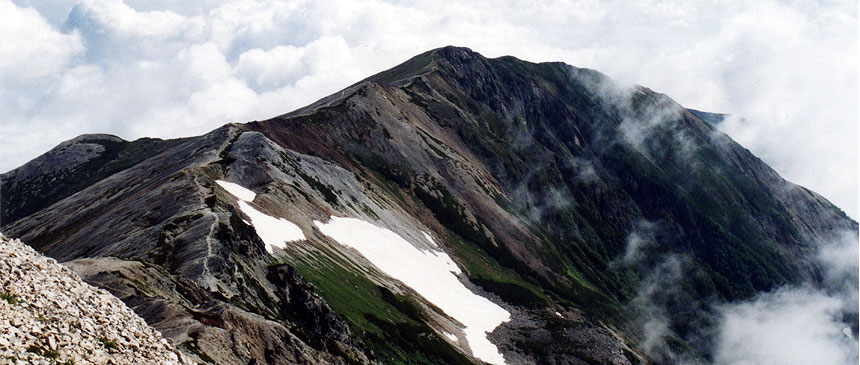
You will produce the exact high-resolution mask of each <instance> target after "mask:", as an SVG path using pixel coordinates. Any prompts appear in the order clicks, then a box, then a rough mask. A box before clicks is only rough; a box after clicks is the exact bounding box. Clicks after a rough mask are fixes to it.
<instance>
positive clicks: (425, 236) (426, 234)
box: [421, 231, 439, 247]
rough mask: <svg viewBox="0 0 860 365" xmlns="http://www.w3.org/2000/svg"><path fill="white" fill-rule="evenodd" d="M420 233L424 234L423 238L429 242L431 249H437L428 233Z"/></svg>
mask: <svg viewBox="0 0 860 365" xmlns="http://www.w3.org/2000/svg"><path fill="white" fill-rule="evenodd" d="M421 233H423V234H424V238H426V239H427V241H429V242H430V245H432V246H433V247H439V246H437V245H436V242H433V237H431V236H430V234H429V233H427V232H424V231H421Z"/></svg>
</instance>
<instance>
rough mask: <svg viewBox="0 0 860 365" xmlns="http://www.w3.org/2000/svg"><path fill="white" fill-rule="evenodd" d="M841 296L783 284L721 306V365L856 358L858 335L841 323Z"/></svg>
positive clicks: (826, 364)
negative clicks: (776, 289)
mask: <svg viewBox="0 0 860 365" xmlns="http://www.w3.org/2000/svg"><path fill="white" fill-rule="evenodd" d="M842 304H843V303H842V301H841V300H840V298H838V297H834V296H830V295H827V294H824V293H822V292H820V291H816V290H812V289H809V288H794V289H782V290H779V291H776V292H773V293H768V294H764V295H761V296H759V297H758V298H756V299H755V300H752V301H749V302H744V303H740V304H733V305H729V306H726V307H724V308H723V309H722V310H721V312H722V321H721V324H720V328H719V337H718V340H717V347H716V354H715V361H716V363H719V364H821V365H843V364H844V365H847V364H856V363H857V340H856V339H853V338H852V337H851V335H850V330H847V331H846V328H847V327H846V325H845V323H843V322H842V318H841V315H842Z"/></svg>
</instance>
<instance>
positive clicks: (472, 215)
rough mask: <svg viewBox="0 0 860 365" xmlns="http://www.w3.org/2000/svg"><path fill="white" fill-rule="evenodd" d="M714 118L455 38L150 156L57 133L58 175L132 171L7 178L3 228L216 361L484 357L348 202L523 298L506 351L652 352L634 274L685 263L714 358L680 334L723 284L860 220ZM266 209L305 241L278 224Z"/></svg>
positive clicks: (725, 289) (750, 281)
mask: <svg viewBox="0 0 860 365" xmlns="http://www.w3.org/2000/svg"><path fill="white" fill-rule="evenodd" d="M697 115H701V114H700V113H699V114H695V113H692V112H690V111H688V110H686V109H684V108H683V107H681V106H679V105H677V104H676V103H674V102H673V101H672V100H671V99H669V98H668V97H666V96H664V95H660V94H658V93H655V92H653V91H651V90H648V89H646V88H642V87H636V88H632V89H627V88H621V87H618V86H616V85H614V84H613V83H612V81H611V80H609V79H608V78H606V77H605V76H603V75H601V74H599V73H597V72H595V71H591V70H586V69H577V68H574V67H571V66H568V65H564V64H560V63H545V64H532V63H528V62H524V61H520V60H517V59H514V58H511V57H502V58H498V59H486V58H484V57H482V56H481V55H479V54H476V53H474V52H471V51H469V50H468V49H463V48H455V47H446V48H442V49H437V50H433V51H430V52H427V53H424V54H422V55H419V56H416V57H415V58H413V59H411V60H409V61H407V62H405V63H404V64H402V65H400V66H397V67H395V68H393V69H391V70H389V71H386V72H383V73H380V74H378V75H375V76H372V77H370V78H368V79H367V80H364V81H362V82H359V83H357V84H355V85H353V86H351V87H349V88H347V89H345V90H344V91H342V92H339V93H336V94H334V95H332V96H330V97H327V98H324V99H322V100H320V101H319V102H316V103H314V104H312V105H309V106H307V107H305V108H302V109H299V110H297V111H295V112H292V113H289V114H286V115H283V116H280V117H276V118H273V119H271V120H267V121H262V122H253V123H248V124H245V125H239V124H231V125H226V126H224V127H222V128H219V129H217V130H215V131H213V132H211V133H208V134H206V135H204V136H200V137H195V138H190V139H183V140H174V141H160V142H157V143H156V142H152V143H154V144H153V146H155V145H156V144H157V145H158V147H152V148H151V151H154V152H153V153H151V154H149V155H146V154H141V155H138V157H136V158H135V159H131V158H130V157H129V156H127V155H123V154H121V153H120V154H108V153H106V152H97V149H98V148H95V149H93V151H91V152H90V154H92V156H90V155H88V154H83V155H79V154H77V153H74V154H71V153H67V154H62V153H58V152H56V151H52V152H51V153H49V154H52V155H56V156H60V157H58V158H56V160H59V161H55V162H52V163H51V164H50V165H52V166H56V167H55V168H52V169H50V170H51V171H91V170H92V167H87V168H81V167H80V166H90V165H88V164H90V163H91V161H96V160H98V159H99V158H103V159H104V160H103V161H101V162H99V165H98V166H101V165H104V166H121V167H122V168H117V169H116V170H111V169H107V170H100V169H97V170H96V171H99V172H98V173H96V174H94V175H88V176H91V178H90V180H87V185H88V186H80V185H77V184H76V182H77V181H78V180H77V179H71V178H68V177H64V176H67V175H68V173H64V174H65V175H60V177H59V178H58V179H55V180H54V181H55V183H54V184H53V185H52V186H51V187H50V188H51V189H54V190H58V191H63V192H64V193H63V194H53V195H50V194H41V193H40V192H42V191H45V190H44V188H42V187H41V186H43V184H41V183H37V181H41V180H38V179H45V177H46V176H49V175H51V174H52V173H53V172H49V171H48V170H46V171H45V172H44V173H39V174H36V175H33V174H31V173H25V172H26V171H36V170H37V169H34V168H32V166H35V165H30V166H31V167H27V168H22V169H18V170H13V171H11V172H9V173H7V174H4V175H3V181H4V185H3V189H4V194H3V195H4V197H3V199H4V209H5V207H6V206H7V204H9V205H8V206H10V207H15V206H24V205H27V204H30V206H32V207H35V208H32V209H36V210H35V211H33V212H32V214H30V213H22V212H25V211H23V210H20V209H19V211H18V213H15V214H19V215H20V214H24V215H23V216H21V218H20V219H10V220H4V222H3V227H2V229H3V231H4V232H6V233H8V234H13V235H16V236H20V237H22V239H24V240H26V241H27V242H29V243H31V244H32V245H33V246H34V247H36V248H38V249H40V250H42V251H43V252H45V253H46V254H47V255H49V256H51V257H54V258H57V259H58V260H60V261H64V262H68V264H69V266H70V267H71V268H73V269H74V270H75V271H76V272H78V273H79V274H80V275H81V276H82V277H83V278H84V279H85V280H87V281H88V282H90V283H93V284H95V285H98V286H100V287H103V288H105V289H107V290H109V291H111V292H112V293H114V294H115V295H116V296H117V297H119V298H121V299H122V300H123V301H124V302H126V303H127V304H128V305H129V306H130V307H131V308H133V309H134V310H135V311H136V312H137V313H139V314H140V315H141V316H142V317H143V318H145V319H146V320H147V322H148V323H149V324H150V325H152V326H154V327H155V328H157V329H159V331H161V332H162V333H164V334H165V336H167V337H168V338H171V339H173V340H174V341H175V343H177V344H178V347H179V348H180V349H181V350H183V351H185V352H186V353H188V354H190V355H192V356H194V357H195V359H196V360H198V361H204V362H215V363H247V362H249V361H252V360H256V361H257V362H266V363H319V362H332V363H345V362H349V363H366V362H383V363H397V362H412V363H470V362H478V361H480V359H482V358H481V357H480V356H479V355H478V354H476V352H475V351H474V350H475V349H473V348H472V345H473V344H470V343H469V341H468V340H467V336H466V333H465V331H464V330H465V329H464V324H463V323H460V322H459V321H457V320H456V319H454V318H452V315H451V314H450V313H446V312H445V311H444V310H442V309H440V308H439V306H437V305H434V303H432V301H431V300H430V299H429V298H426V297H424V296H422V295H421V293H420V292H418V290H417V289H415V288H413V287H411V286H409V285H408V284H406V283H405V281H402V280H400V279H399V278H398V277H393V276H392V274H391V273H386V272H384V271H383V270H382V269H380V268H379V267H378V266H377V265H374V264H372V263H371V260H370V258H368V257H365V256H364V255H363V254H362V253H361V252H359V251H358V250H356V249H354V248H351V247H349V246H348V245H345V244H344V243H343V242H340V241H337V240H336V239H334V238H332V237H330V236H328V235H326V234H324V233H323V231H321V227H322V226H321V225H322V224H325V223H326V222H330V217H332V216H336V217H349V218H355V219H358V220H360V221H363V222H366V223H369V224H372V225H373V226H374V227H376V228H378V229H381V230H385V231H387V232H390V234H389V233H386V236H385V237H393V236H392V235H396V236H397V237H398V239H402V240H403V241H406V242H408V244H410V245H412V246H414V247H415V248H416V249H418V250H421V252H425V253H426V252H437V253H439V251H441V253H445V254H447V255H448V256H450V258H451V260H453V262H454V263H455V264H456V266H457V267H458V269H460V270H461V271H462V274H460V276H459V280H460V282H461V283H462V285H463V286H464V287H465V288H466V289H467V290H468V291H470V292H471V293H473V294H474V295H477V296H480V297H483V298H489V299H490V300H491V301H492V302H493V303H495V305H498V306H500V307H502V308H504V310H505V311H507V312H508V313H510V319H509V320H508V321H507V322H504V323H503V324H502V325H500V326H499V327H498V328H497V329H496V330H495V331H493V332H492V333H491V334H489V335H488V337H487V338H488V339H489V340H490V342H492V344H493V346H495V347H496V348H497V350H498V352H499V353H500V355H501V356H503V357H504V360H505V361H507V362H508V363H616V364H626V363H636V362H641V361H646V362H647V361H649V359H647V357H646V356H644V354H643V351H642V350H643V349H642V348H641V347H640V346H639V345H638V339H639V338H640V336H641V333H640V332H639V327H638V323H637V321H638V320H639V316H638V310H639V308H638V307H637V300H638V298H639V297H640V294H641V293H640V289H641V287H642V286H643V285H644V283H645V282H647V281H648V277H647V274H648V273H649V272H650V271H652V269H654V268H655V267H660V266H661V265H662V264H663V263H665V262H667V260H670V259H672V260H677V261H679V262H684V263H686V266H685V267H684V270H686V271H687V272H686V274H687V275H685V276H684V279H683V280H682V281H681V282H678V283H676V284H677V286H678V287H680V288H683V293H682V294H683V295H681V296H679V297H684V298H685V299H689V300H685V301H683V302H681V301H674V302H673V301H672V300H674V299H675V298H676V296H667V300H668V301H669V303H668V304H669V309H670V311H669V312H670V313H672V318H670V319H671V323H670V327H671V328H670V329H671V331H672V336H674V338H675V341H674V343H677V344H679V345H678V346H679V347H681V348H682V349H683V350H684V351H689V352H693V353H695V354H696V355H697V356H704V357H706V358H707V356H708V354H707V353H706V349H704V348H698V347H695V346H692V347H691V346H687V345H685V344H684V341H685V339H686V338H689V337H690V336H691V335H697V331H699V330H701V329H702V328H706V327H707V325H708V323H706V318H703V317H702V316H701V311H703V310H707V303H709V302H711V301H716V302H720V301H724V300H734V299H740V298H747V297H749V296H751V295H753V294H755V293H756V292H758V291H761V290H767V289H770V288H773V287H775V286H777V285H781V284H784V283H798V282H801V281H808V282H812V283H815V282H817V280H819V278H818V276H819V273H818V272H817V269H816V268H815V266H814V265H811V264H810V263H809V262H808V258H809V256H810V254H811V253H813V252H814V251H815V248H816V244H817V242H819V241H824V240H827V239H829V238H830V237H831V236H832V235H836V234H838V233H839V232H840V231H843V230H849V231H854V232H856V231H857V223H856V222H853V221H851V220H850V219H848V218H847V217H845V215H844V213H842V212H841V211H839V210H838V209H837V208H836V207H834V206H833V205H832V204H830V203H829V202H827V201H826V200H825V199H823V198H821V197H820V196H818V195H817V194H815V193H812V192H810V191H808V190H806V189H803V188H801V187H798V186H795V185H793V184H791V183H788V182H786V181H784V180H783V179H782V178H780V177H779V176H778V175H777V174H776V173H775V172H774V171H773V170H771V169H770V168H769V167H767V166H766V165H765V164H764V163H763V162H761V161H760V160H759V159H757V158H755V157H754V156H753V155H751V154H750V153H749V151H747V150H745V149H744V148H743V147H741V146H739V145H737V144H736V143H734V142H733V141H731V139H729V138H728V137H727V136H725V135H723V134H722V133H720V132H719V131H717V130H715V129H714V128H713V126H712V125H710V124H709V123H707V121H703V120H702V119H701V117H700V116H697ZM88 138H89V137H84V138H81V140H80V141H73V142H69V143H70V144H71V145H72V146H76V145H79V144H81V143H82V141H84V142H85V141H89V140H93V138H89V139H88ZM86 143H90V142H86ZM98 143H99V145H104V146H105V151H108V150H109V148H108V147H109V146H107V145H106V144H105V143H107V142H98ZM127 143H132V144H133V143H138V142H137V141H136V142H127ZM58 148H59V147H58ZM75 148H84V149H86V148H87V147H86V146H84V147H75ZM96 154H98V155H97V156H96ZM80 156H84V157H80ZM105 156H106V157H105ZM43 160H47V158H43ZM81 161H84V162H81ZM93 166H96V165H93ZM38 171H41V170H38ZM106 171H107V172H106ZM30 175H33V176H35V177H31V176H30ZM24 176H26V178H25V177H24ZM69 176H71V175H69ZM34 179H35V180H34ZM45 181H47V180H45ZM225 181H226V182H230V183H233V184H238V185H239V186H241V187H242V188H244V189H250V192H249V193H250V194H240V195H243V196H245V195H250V197H247V196H246V197H245V198H242V197H240V196H236V195H234V193H236V192H235V191H234V192H231V191H228V190H226V189H225V188H224V186H225V185H224V184H223V183H224V182H225ZM8 184H12V185H8ZM7 186H17V187H16V188H15V189H18V190H15V191H17V192H19V193H15V194H12V195H9V196H8V198H7V195H6V190H5V189H7ZM42 196H45V198H41V197H42ZM6 199H8V203H7V200H6ZM37 200H38V204H35V205H34V204H32V203H28V202H32V201H37ZM16 209H18V208H16ZM252 211H253V212H256V213H254V214H255V217H257V218H260V217H263V218H262V219H263V221H266V222H281V223H272V224H276V225H280V224H283V225H289V226H290V227H293V226H294V227H298V230H300V231H301V235H300V236H301V237H304V238H303V239H297V238H290V239H289V242H280V243H277V244H270V243H267V240H269V239H270V238H271V237H274V236H272V232H270V231H267V230H266V227H264V226H263V225H262V224H261V223H260V220H257V219H255V218H254V217H251V216H250V213H249V212H252ZM4 212H5V210H4ZM13 213H14V212H13ZM4 214H6V213H4ZM11 214H12V213H10V216H11ZM266 216H267V217H269V218H265V217H266ZM275 233H277V232H275ZM360 233H361V232H356V234H360ZM275 236H277V234H275ZM428 237H429V238H428ZM380 244H386V242H384V240H380ZM658 360H659V359H658Z"/></svg>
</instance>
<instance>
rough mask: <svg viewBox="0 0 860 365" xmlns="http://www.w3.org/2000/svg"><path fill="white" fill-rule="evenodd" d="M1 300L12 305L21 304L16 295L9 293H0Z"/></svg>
mask: <svg viewBox="0 0 860 365" xmlns="http://www.w3.org/2000/svg"><path fill="white" fill-rule="evenodd" d="M0 299H3V300H5V301H6V303H9V304H10V305H18V303H21V301H20V300H18V297H17V296H15V294H11V293H7V292H2V293H0Z"/></svg>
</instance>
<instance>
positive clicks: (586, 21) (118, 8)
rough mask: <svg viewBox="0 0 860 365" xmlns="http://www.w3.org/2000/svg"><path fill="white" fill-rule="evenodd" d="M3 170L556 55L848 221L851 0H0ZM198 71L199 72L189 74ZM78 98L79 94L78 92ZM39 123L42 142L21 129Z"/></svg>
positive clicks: (853, 40) (852, 123)
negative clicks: (675, 105) (470, 62)
mask: <svg viewBox="0 0 860 365" xmlns="http://www.w3.org/2000/svg"><path fill="white" fill-rule="evenodd" d="M0 7H2V10H3V14H5V15H7V16H6V17H4V22H3V24H2V25H0V44H2V47H3V49H2V56H0V62H2V72H3V75H2V77H3V82H2V85H0V91H2V96H0V98H2V104H0V105H2V110H0V113H2V121H3V123H2V132H3V136H4V137H5V139H6V140H12V141H11V142H9V143H8V144H4V146H3V148H2V150H0V153H2V163H0V170H3V171H5V170H8V169H11V168H14V167H16V166H19V165H21V164H23V163H24V162H26V161H27V160H29V159H31V158H33V157H35V156H36V155H38V154H40V153H42V152H44V151H45V150H47V149H48V148H50V147H52V146H53V145H55V144H56V143H58V142H59V141H60V140H62V139H66V138H71V137H74V136H75V135H77V134H80V133H85V132H107V133H115V134H119V135H120V136H122V137H124V138H138V137H142V136H154V137H177V136H186V135H194V134H200V133H204V132H206V131H208V130H211V129H213V128H215V127H218V126H220V125H222V124H224V123H227V122H231V121H249V120H255V119H263V118H268V117H271V116H274V115H277V114H281V113H285V112H288V111H290V110H292V109H295V108H297V107H300V106H303V105H306V104H308V103H310V102H313V101H314V100H316V99H318V98H320V97H323V96H325V95H327V94H330V93H333V92H336V91H337V90H339V89H341V88H343V87H345V86H347V85H349V84H351V83H354V82H356V81H358V80H360V79H362V78H364V77H366V76H368V75H370V74H372V73H375V72H378V71H381V70H384V69H387V68H389V67H391V66H394V65H395V64H397V63H399V62H402V61H403V60H405V59H407V58H409V57H411V56H413V55H415V54H417V53H420V52H423V51H425V50H427V49H430V48H433V47H438V46H443V45H447V44H454V45H462V46H467V47H471V48H472V49H474V50H476V51H479V52H482V53H483V54H485V55H486V56H491V57H495V56H502V55H507V54H510V55H514V56H517V57H520V58H523V59H526V60H531V61H564V62H567V63H569V64H572V65H575V66H579V67H588V68H593V69H596V70H600V71H601V72H604V73H607V74H608V75H610V76H612V77H613V78H616V79H617V80H619V81H620V82H621V83H622V84H640V85H645V86H648V87H649V88H651V89H654V90H656V91H659V92H663V93H666V94H667V95H670V96H671V97H673V98H674V99H676V100H677V101H679V102H680V103H681V104H682V105H684V106H687V107H693V108H696V109H700V110H706V111H714V112H723V113H729V114H732V115H736V116H740V117H744V120H746V122H739V121H740V120H741V119H740V118H737V119H733V120H730V121H729V122H727V123H724V124H723V126H722V127H721V128H723V130H725V131H726V132H728V133H729V135H731V136H732V137H733V138H736V139H738V140H739V141H740V142H741V143H742V144H743V145H744V146H746V147H748V148H750V149H751V150H752V151H753V152H754V153H756V154H757V155H759V156H761V157H763V158H764V160H765V161H766V162H768V163H769V164H771V165H772V166H774V167H775V168H776V169H777V171H779V172H780V173H782V174H784V175H785V176H786V177H787V178H788V179H790V180H792V181H795V182H798V183H800V184H802V185H805V186H807V187H810V188H812V189H813V190H816V191H818V192H821V193H822V194H823V195H824V196H826V197H828V198H830V199H831V200H834V201H835V202H836V203H837V205H839V206H840V207H841V208H843V209H844V210H846V211H847V212H848V213H849V214H850V215H852V216H854V217H857V213H858V207H857V201H858V195H857V190H858V187H857V185H858V184H857V182H858V180H860V177H858V165H860V163H858V153H857V150H856V148H854V147H853V146H854V145H855V144H856V141H857V139H858V128H857V124H858V108H857V94H858V90H857V89H858V88H857V84H858V80H857V67H856V61H857V23H858V17H857V4H856V2H828V3H816V2H808V1H801V0H797V1H776V0H765V1H755V2H722V1H721V2H710V1H684V0H638V1H635V2H633V3H630V2H629V1H621V0H606V1H597V0H558V1H549V2H538V3H533V4H523V3H522V2H517V1H508V2H497V1H489V0H486V1H473V2H469V3H468V4H465V3H464V4H451V3H440V2H435V1H429V0H419V1H414V2H406V3H405V2H399V1H384V0H370V1H364V2H355V1H347V0H328V1H310V0H272V1H261V2H257V1H248V0H241V1H207V2H194V3H190V2H175V1H166V0H161V1H143V0H125V1H123V0H57V1H50V2H46V1H32V0H15V1H13V2H10V1H9V0H2V1H0ZM207 72H213V74H212V75H204V74H205V73H207ZM75 91H76V92H75ZM34 131H40V132H38V133H37V132H34Z"/></svg>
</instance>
